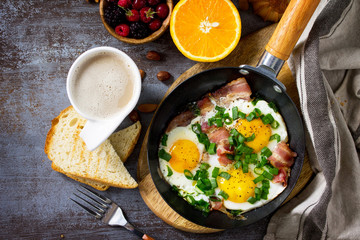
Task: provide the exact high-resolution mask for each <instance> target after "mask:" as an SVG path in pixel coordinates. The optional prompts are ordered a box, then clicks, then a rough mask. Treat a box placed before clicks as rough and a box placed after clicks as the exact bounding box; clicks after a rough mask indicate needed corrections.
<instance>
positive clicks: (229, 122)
mask: <svg viewBox="0 0 360 240" xmlns="http://www.w3.org/2000/svg"><path fill="white" fill-rule="evenodd" d="M224 123H225V124H226V125H230V124H232V123H233V120H232V119H231V117H225V118H224Z"/></svg>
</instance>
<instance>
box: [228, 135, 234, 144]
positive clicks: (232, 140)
mask: <svg viewBox="0 0 360 240" xmlns="http://www.w3.org/2000/svg"><path fill="white" fill-rule="evenodd" d="M228 139H229V144H230V146H234V139H233V137H232V136H230V137H229V138H228Z"/></svg>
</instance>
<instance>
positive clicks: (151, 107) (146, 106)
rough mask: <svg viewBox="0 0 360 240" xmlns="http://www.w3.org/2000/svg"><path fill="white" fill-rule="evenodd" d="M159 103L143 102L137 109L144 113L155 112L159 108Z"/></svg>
mask: <svg viewBox="0 0 360 240" xmlns="http://www.w3.org/2000/svg"><path fill="white" fill-rule="evenodd" d="M157 106H158V105H157V104H153V103H146V104H141V105H139V106H138V107H137V109H138V110H139V111H140V112H143V113H150V112H153V111H155V110H156V108H157Z"/></svg>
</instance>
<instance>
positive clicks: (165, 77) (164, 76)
mask: <svg viewBox="0 0 360 240" xmlns="http://www.w3.org/2000/svg"><path fill="white" fill-rule="evenodd" d="M156 77H157V78H158V79H159V80H160V81H166V80H169V79H170V77H171V75H170V73H169V72H166V71H160V72H158V74H157V75H156Z"/></svg>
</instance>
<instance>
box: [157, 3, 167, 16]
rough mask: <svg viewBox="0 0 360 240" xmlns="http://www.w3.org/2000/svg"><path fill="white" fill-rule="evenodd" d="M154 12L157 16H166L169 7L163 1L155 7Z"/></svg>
mask: <svg viewBox="0 0 360 240" xmlns="http://www.w3.org/2000/svg"><path fill="white" fill-rule="evenodd" d="M156 13H157V15H158V17H159V18H162V19H164V18H166V17H167V16H168V14H169V7H168V5H166V4H165V3H161V4H159V5H158V6H157V7H156Z"/></svg>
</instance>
